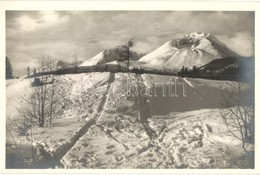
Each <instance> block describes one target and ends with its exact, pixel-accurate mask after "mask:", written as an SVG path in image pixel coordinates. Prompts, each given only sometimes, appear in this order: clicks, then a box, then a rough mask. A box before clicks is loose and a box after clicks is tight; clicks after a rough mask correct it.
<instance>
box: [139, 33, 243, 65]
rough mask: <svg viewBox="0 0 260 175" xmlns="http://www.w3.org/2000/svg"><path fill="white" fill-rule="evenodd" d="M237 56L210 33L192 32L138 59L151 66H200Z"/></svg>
mask: <svg viewBox="0 0 260 175" xmlns="http://www.w3.org/2000/svg"><path fill="white" fill-rule="evenodd" d="M236 56H239V55H238V54H236V53H235V52H233V51H232V50H231V49H229V48H228V47H227V46H226V45H225V44H224V43H223V42H221V41H220V40H219V39H217V37H215V36H214V35H212V34H211V33H200V32H192V33H189V34H186V35H184V36H183V37H181V38H178V39H174V40H171V41H168V42H166V43H165V44H163V45H162V46H161V47H159V48H158V49H156V50H155V51H153V52H151V53H150V54H147V55H145V56H144V57H142V58H141V59H140V60H139V61H140V62H146V63H147V65H149V66H152V67H168V68H177V69H179V68H181V67H182V66H186V67H192V66H202V65H204V64H206V63H208V62H210V61H212V60H214V59H219V58H226V57H236Z"/></svg>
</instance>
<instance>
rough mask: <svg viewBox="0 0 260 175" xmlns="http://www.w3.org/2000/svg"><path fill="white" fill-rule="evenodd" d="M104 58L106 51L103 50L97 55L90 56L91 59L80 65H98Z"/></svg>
mask: <svg viewBox="0 0 260 175" xmlns="http://www.w3.org/2000/svg"><path fill="white" fill-rule="evenodd" d="M104 58H105V57H104V51H102V52H100V53H99V54H97V55H96V56H94V57H92V58H90V59H89V60H87V61H85V62H83V63H82V64H81V65H79V66H94V65H97V64H98V63H99V62H101V61H102V60H104Z"/></svg>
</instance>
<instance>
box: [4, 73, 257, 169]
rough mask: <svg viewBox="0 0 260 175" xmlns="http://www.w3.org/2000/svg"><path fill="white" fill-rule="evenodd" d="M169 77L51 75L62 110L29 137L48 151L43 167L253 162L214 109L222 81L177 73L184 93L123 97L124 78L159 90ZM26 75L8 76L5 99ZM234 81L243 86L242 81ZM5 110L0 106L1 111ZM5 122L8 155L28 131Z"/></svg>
mask: <svg viewBox="0 0 260 175" xmlns="http://www.w3.org/2000/svg"><path fill="white" fill-rule="evenodd" d="M175 78H177V77H174V76H162V75H149V74H142V75H141V76H140V75H136V74H132V73H129V74H128V73H116V74H112V73H84V74H73V75H61V76H56V77H55V79H56V80H57V81H56V83H57V85H58V92H57V93H58V94H59V95H60V100H61V101H60V108H61V110H60V111H59V113H57V119H56V120H55V122H54V123H53V126H51V127H47V128H43V129H40V128H34V130H33V134H34V144H35V145H41V149H43V150H44V151H45V152H47V153H45V155H42V158H40V159H39V164H40V165H42V166H43V165H45V164H47V163H48V162H51V161H53V162H54V166H53V167H51V166H43V167H45V168H55V167H56V168H95V169H99V168H153V169H158V168H253V167H252V165H253V160H254V157H253V156H252V155H254V146H253V145H250V144H248V145H247V148H248V149H249V150H250V154H251V157H250V156H249V155H250V154H244V153H243V150H242V149H241V142H240V141H239V140H236V139H234V138H233V137H232V136H231V135H230V134H229V133H228V131H227V129H226V127H225V125H224V123H223V121H222V120H221V116H220V110H223V111H227V109H226V108H223V107H222V108H221V107H220V106H219V104H221V103H223V99H222V98H221V95H220V88H223V87H227V83H226V82H224V81H216V80H203V79H192V78H187V79H185V80H184V79H182V78H178V82H179V83H184V84H185V85H186V88H187V97H182V96H181V93H179V94H178V95H179V96H178V97H168V98H165V97H163V96H162V95H160V94H158V96H156V97H147V96H140V95H139V96H138V94H137V95H136V96H134V95H133V96H128V95H127V93H129V92H128V91H127V90H125V89H126V87H127V85H128V84H129V83H131V84H132V85H133V86H135V87H143V88H144V89H148V88H149V87H153V86H152V85H153V83H155V82H157V83H158V84H157V85H158V87H157V89H156V90H157V92H158V93H159V92H160V87H161V86H160V85H166V84H167V83H168V82H169V79H173V80H174V79H175ZM30 81H31V80H30V79H24V80H19V81H18V80H17V81H13V82H11V81H7V93H8V96H7V104H13V102H14V101H15V100H16V99H17V98H18V96H16V95H13V96H12V92H13V89H16V90H17V91H21V92H22V91H23V88H21V87H23V85H26V84H27V85H28V84H29V83H30ZM187 82H189V83H187ZM191 85H192V86H191ZM241 85H242V87H243V88H242V89H243V90H245V91H246V90H247V86H248V85H247V84H245V83H244V84H243V83H242V84H241ZM27 87H28V86H27ZM28 88H31V87H28ZM178 88H179V87H178ZM132 91H134V87H133V88H132ZM213 102H214V103H213ZM10 113H11V111H10V110H7V117H9V116H10ZM15 117H18V115H17V116H13V117H12V118H15ZM7 125H8V128H9V129H10V130H11V131H12V133H11V134H10V133H8V134H7V143H8V144H7V156H10V155H12V156H14V155H15V151H14V145H15V144H14V142H13V140H15V141H16V144H18V145H27V148H30V147H29V146H30V145H29V143H30V142H29V141H28V139H30V138H29V137H26V136H19V135H17V134H16V132H15V126H14V125H12V123H7ZM24 147H25V146H23V147H21V150H23V148H24ZM28 150H29V149H28ZM46 155H47V156H46ZM50 157H51V158H50ZM12 161H13V160H11V162H12ZM26 161H30V156H28V157H26Z"/></svg>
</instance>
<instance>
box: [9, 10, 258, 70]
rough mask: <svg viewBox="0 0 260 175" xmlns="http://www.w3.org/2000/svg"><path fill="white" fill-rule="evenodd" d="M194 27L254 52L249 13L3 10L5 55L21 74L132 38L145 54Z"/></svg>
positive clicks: (238, 49) (234, 47) (243, 50)
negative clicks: (39, 62) (43, 60)
mask: <svg viewBox="0 0 260 175" xmlns="http://www.w3.org/2000/svg"><path fill="white" fill-rule="evenodd" d="M194 31H198V32H205V33H212V34H214V35H216V36H217V37H218V38H219V39H220V40H222V41H223V42H225V43H226V44H227V45H228V46H229V47H230V48H231V49H232V50H234V51H235V52H237V53H239V54H241V55H243V56H251V55H253V48H252V46H253V44H252V42H254V41H253V40H254V13H253V12H176V11H146V12H145V11H7V12H6V52H7V53H6V55H7V56H8V57H9V59H10V60H11V63H12V65H13V69H14V74H15V75H22V74H24V73H25V72H26V68H27V66H32V67H33V66H34V64H35V61H36V59H37V58H39V57H41V56H42V55H48V56H51V57H52V58H55V59H58V60H63V61H70V62H71V61H73V55H77V57H78V58H79V60H82V61H85V60H87V59H89V58H91V57H93V56H95V55H96V54H97V53H99V52H100V51H102V50H104V49H109V48H112V47H114V46H116V45H120V44H124V43H125V42H126V41H127V40H129V39H130V38H132V37H134V38H135V41H136V45H135V46H134V48H133V49H134V50H136V51H138V52H142V53H147V52H150V51H152V50H154V49H155V48H157V47H159V46H161V45H162V44H163V43H165V42H167V41H169V40H171V39H175V38H178V37H180V36H182V35H184V34H187V33H191V32H194Z"/></svg>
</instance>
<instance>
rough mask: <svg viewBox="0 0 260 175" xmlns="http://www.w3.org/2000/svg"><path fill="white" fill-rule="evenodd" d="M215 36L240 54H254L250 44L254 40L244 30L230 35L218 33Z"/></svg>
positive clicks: (248, 55)
mask: <svg viewBox="0 0 260 175" xmlns="http://www.w3.org/2000/svg"><path fill="white" fill-rule="evenodd" d="M217 37H218V38H219V39H220V40H221V41H223V42H224V43H225V44H226V45H227V46H228V47H229V48H230V49H232V50H233V51H235V52H236V53H238V54H239V55H241V56H247V57H250V56H253V55H254V48H253V47H254V46H253V44H252V43H253V42H254V41H252V37H251V36H250V35H249V34H248V33H246V32H237V33H234V36H232V37H230V36H228V35H218V36H217Z"/></svg>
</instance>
